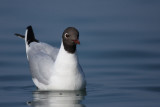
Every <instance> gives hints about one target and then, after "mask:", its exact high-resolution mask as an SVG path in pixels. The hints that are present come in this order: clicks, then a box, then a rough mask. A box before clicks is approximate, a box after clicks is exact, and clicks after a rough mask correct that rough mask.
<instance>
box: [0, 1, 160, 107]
mask: <svg viewBox="0 0 160 107" xmlns="http://www.w3.org/2000/svg"><path fill="white" fill-rule="evenodd" d="M28 25H32V27H33V29H34V33H35V35H36V38H37V39H38V40H40V41H42V42H46V43H49V44H51V45H53V46H56V47H59V46H60V43H61V35H62V32H63V30H64V29H65V28H66V27H68V26H74V27H76V28H77V29H78V30H79V32H80V42H81V45H79V46H78V55H79V60H80V63H81V65H82V68H83V70H84V72H85V74H86V79H87V83H88V85H87V91H86V93H87V95H86V96H84V97H85V99H84V100H82V103H80V104H82V105H80V106H86V107H99V106H101V107H107V106H111V107H124V106H129V107H135V106H136V107H144V106H145V107H157V106H160V102H159V99H160V48H159V47H160V1H159V0H85V1H83V0H82V1H78V0H52V1H51V0H46V1H43V0H34V1H33V0H12V1H11V0H1V1H0V96H1V97H0V106H5V107H14V106H15V107H27V106H28V105H27V104H26V102H27V101H30V100H32V99H34V96H33V94H32V92H33V91H35V90H36V88H35V86H34V84H33V82H32V79H31V75H30V72H29V66H28V62H27V59H26V55H25V44H24V40H22V39H19V38H17V37H16V36H14V33H20V34H24V33H25V29H26V27H27V26H28Z"/></svg>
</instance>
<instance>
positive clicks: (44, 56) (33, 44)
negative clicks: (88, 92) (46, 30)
mask: <svg viewBox="0 0 160 107" xmlns="http://www.w3.org/2000/svg"><path fill="white" fill-rule="evenodd" d="M16 35H17V36H19V37H21V38H25V44H26V54H27V59H28V62H29V66H30V71H31V74H32V79H33V82H34V83H35V85H36V86H37V87H38V89H40V90H83V89H85V85H86V82H85V76H84V73H83V71H82V68H81V66H80V65H79V62H78V58H77V54H76V45H77V44H80V42H79V32H78V30H77V29H76V28H74V27H68V28H66V29H65V30H64V32H63V34H62V43H61V47H60V49H57V48H55V47H52V46H50V45H48V44H46V43H42V42H39V41H38V40H36V39H35V37H34V33H33V30H32V27H31V26H28V27H27V30H26V33H25V36H23V35H21V34H16Z"/></svg>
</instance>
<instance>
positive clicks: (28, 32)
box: [15, 26, 39, 45]
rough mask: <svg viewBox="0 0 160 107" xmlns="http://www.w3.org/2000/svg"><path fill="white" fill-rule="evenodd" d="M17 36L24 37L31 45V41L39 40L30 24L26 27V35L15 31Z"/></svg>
mask: <svg viewBox="0 0 160 107" xmlns="http://www.w3.org/2000/svg"><path fill="white" fill-rule="evenodd" d="M15 35H16V36H18V37H20V38H22V39H25V42H26V43H27V44H28V45H29V44H30V43H31V42H39V41H38V40H37V39H36V38H35V36H34V32H33V29H32V26H28V27H27V29H26V33H25V36H24V35H21V34H18V33H15Z"/></svg>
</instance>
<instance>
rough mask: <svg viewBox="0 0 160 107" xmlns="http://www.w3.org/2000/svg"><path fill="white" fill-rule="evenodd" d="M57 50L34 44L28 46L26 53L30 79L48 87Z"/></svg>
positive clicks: (41, 44) (46, 45)
mask: <svg viewBox="0 0 160 107" xmlns="http://www.w3.org/2000/svg"><path fill="white" fill-rule="evenodd" d="M57 53H58V49H56V48H52V47H51V46H50V45H48V44H44V43H35V44H31V45H30V49H29V51H28V53H27V55H28V61H29V66H30V71H31V74H32V78H34V79H36V80H38V82H40V83H42V84H45V85H48V84H49V79H50V77H51V74H52V73H51V72H52V70H53V69H52V68H53V66H54V62H55V59H56V56H57Z"/></svg>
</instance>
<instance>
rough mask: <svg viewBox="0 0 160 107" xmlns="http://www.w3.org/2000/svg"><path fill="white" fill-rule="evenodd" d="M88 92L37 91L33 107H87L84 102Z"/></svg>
mask: <svg viewBox="0 0 160 107" xmlns="http://www.w3.org/2000/svg"><path fill="white" fill-rule="evenodd" d="M85 95H86V91H35V92H34V93H33V101H31V102H27V103H28V105H30V106H32V107H85V105H83V104H82V100H83V99H84V97H85Z"/></svg>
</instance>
